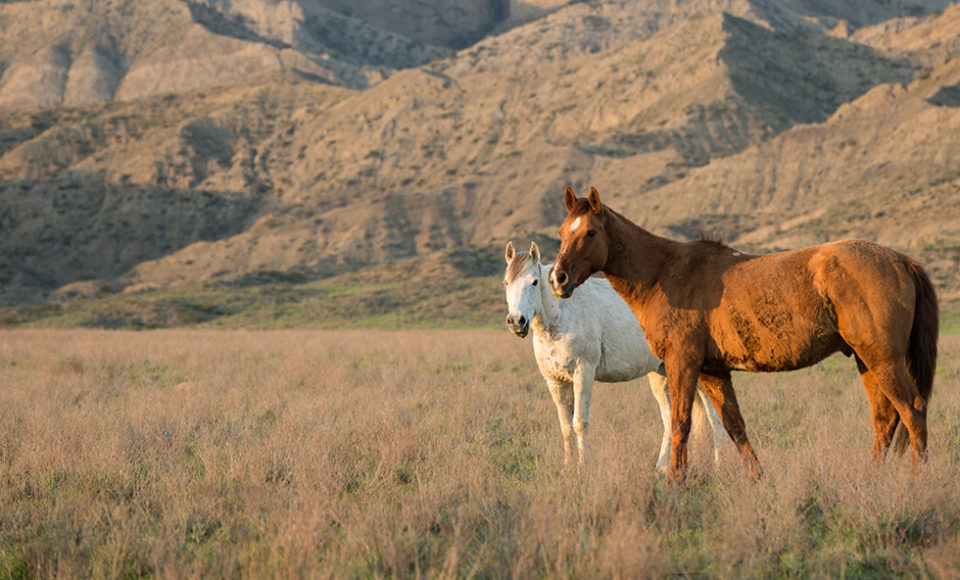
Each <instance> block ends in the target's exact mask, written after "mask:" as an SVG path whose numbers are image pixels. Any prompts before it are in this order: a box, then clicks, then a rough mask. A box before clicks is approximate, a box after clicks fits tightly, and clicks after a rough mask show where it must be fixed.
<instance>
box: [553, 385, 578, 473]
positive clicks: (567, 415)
mask: <svg viewBox="0 0 960 580" xmlns="http://www.w3.org/2000/svg"><path fill="white" fill-rule="evenodd" d="M547 387H548V388H549V389H550V396H551V397H553V402H554V404H555V405H556V406H557V416H558V418H559V419H560V435H561V436H562V437H563V465H564V467H566V468H568V469H569V468H571V467H572V466H573V455H574V453H573V452H574V449H576V442H575V441H574V440H573V383H571V382H569V381H564V380H560V379H547Z"/></svg>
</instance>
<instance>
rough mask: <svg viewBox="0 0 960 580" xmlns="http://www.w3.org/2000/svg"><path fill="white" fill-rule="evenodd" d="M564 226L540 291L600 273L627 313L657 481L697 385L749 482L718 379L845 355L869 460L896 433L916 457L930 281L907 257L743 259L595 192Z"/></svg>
mask: <svg viewBox="0 0 960 580" xmlns="http://www.w3.org/2000/svg"><path fill="white" fill-rule="evenodd" d="M564 201H565V203H566V207H567V217H566V219H564V221H563V223H562V224H561V226H560V240H561V248H560V254H559V255H558V256H557V261H556V263H555V264H554V266H553V268H552V269H551V271H550V285H551V288H552V290H553V292H554V294H556V295H557V296H559V297H564V298H568V297H570V296H571V294H573V293H574V290H575V289H576V288H577V287H578V286H580V285H581V284H583V283H584V282H585V281H586V280H587V279H588V278H589V277H590V275H591V274H593V273H595V272H597V271H601V272H603V273H604V274H605V275H606V277H607V279H608V280H609V281H610V283H611V285H612V286H613V288H614V289H615V290H616V291H617V293H618V294H620V296H621V297H622V298H623V299H624V300H625V301H626V303H627V304H628V305H629V306H630V308H631V310H633V312H634V313H635V314H636V315H637V318H638V319H639V321H640V325H641V326H642V327H643V330H644V332H645V333H646V335H647V339H648V340H649V342H650V346H651V348H652V350H653V353H654V354H655V355H656V356H657V357H659V358H660V359H662V360H663V361H664V363H665V365H666V372H667V380H668V382H669V385H670V398H671V402H672V410H671V412H672V421H671V424H672V426H671V430H672V435H673V444H672V452H671V457H670V471H669V477H670V479H671V481H675V482H676V481H680V480H682V479H683V476H684V472H685V467H686V459H687V450H686V446H687V438H688V435H689V432H690V415H691V405H692V402H693V399H694V392H695V387H696V385H697V382H698V381H699V383H700V385H701V386H702V387H703V389H704V390H705V391H706V393H707V395H708V396H709V397H710V398H711V400H712V401H713V404H714V406H715V407H716V409H717V411H718V412H719V413H720V418H721V419H722V421H723V424H724V427H726V430H727V433H729V435H730V437H731V438H732V439H733V441H734V443H735V445H736V446H737V449H738V450H739V451H740V454H741V456H742V458H743V461H744V464H745V466H746V469H747V472H748V473H751V474H754V475H757V476H758V475H759V464H758V463H757V457H756V454H755V453H754V451H753V448H752V447H751V445H750V441H749V440H748V439H747V431H746V426H745V425H744V421H743V417H742V416H741V414H740V407H739V405H738V404H737V398H736V395H735V394H734V391H733V386H732V383H731V377H730V372H731V371H732V370H747V371H755V372H769V371H784V370H791V369H797V368H801V367H805V366H809V365H812V364H814V363H816V362H818V361H820V360H822V359H823V358H825V357H827V356H828V355H830V354H832V353H834V352H837V351H841V352H843V353H845V354H847V355H853V356H854V358H855V359H856V363H857V369H858V370H859V371H860V377H861V379H862V381H863V386H864V388H865V389H866V393H867V399H868V401H869V404H870V410H871V412H872V416H873V429H874V442H873V455H874V457H875V459H876V460H877V461H878V462H879V461H881V460H882V459H883V457H884V456H885V454H886V452H887V448H888V447H889V446H890V442H891V440H892V438H893V435H894V432H895V431H896V429H897V426H898V424H899V423H901V422H902V423H903V424H904V426H905V427H906V431H907V434H906V435H904V434H903V432H902V431H901V433H900V434H899V435H898V439H897V444H896V446H897V448H898V449H899V450H901V451H902V450H903V449H905V448H906V446H907V445H908V443H909V445H910V446H911V447H912V457H913V463H914V466H916V465H917V464H918V463H919V462H921V461H922V460H923V459H924V457H925V454H926V445H927V403H928V401H929V399H930V393H931V390H932V388H933V375H934V370H935V369H936V360H937V335H938V307H937V297H936V294H935V293H934V289H933V285H932V284H931V282H930V279H929V277H928V276H927V274H926V273H925V272H924V270H923V268H922V267H921V266H920V265H919V264H918V263H917V262H915V261H913V260H912V259H910V258H908V257H907V256H904V255H903V254H900V253H898V252H895V251H893V250H891V249H889V248H885V247H883V246H879V245H877V244H874V243H870V242H865V241H859V240H845V241H839V242H831V243H826V244H820V245H817V246H811V247H808V248H803V249H799V250H793V251H789V252H779V253H774V254H768V255H764V256H751V255H746V254H742V253H740V252H737V251H734V250H733V249H731V248H729V247H727V246H725V245H723V244H721V243H718V242H710V241H705V240H699V241H694V242H676V241H673V240H668V239H665V238H662V237H659V236H655V235H653V234H651V233H650V232H648V231H646V230H644V229H643V228H641V227H639V226H637V225H636V224H634V223H632V222H631V221H630V220H628V219H627V218H625V217H623V216H622V215H620V214H618V213H617V212H615V211H613V210H612V209H610V208H609V207H606V206H604V205H603V204H602V203H601V201H600V195H599V193H598V192H597V190H596V189H595V188H591V189H590V195H589V196H588V197H587V198H586V199H584V198H580V199H578V198H577V197H576V195H575V194H574V192H573V191H572V190H571V189H570V188H569V187H568V188H567V190H566V192H565V194H564Z"/></svg>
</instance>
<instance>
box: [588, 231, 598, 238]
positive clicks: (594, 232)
mask: <svg viewBox="0 0 960 580" xmlns="http://www.w3.org/2000/svg"><path fill="white" fill-rule="evenodd" d="M595 235H597V230H587V237H588V238H592V237H593V236H595Z"/></svg>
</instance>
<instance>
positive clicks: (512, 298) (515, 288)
mask: <svg viewBox="0 0 960 580" xmlns="http://www.w3.org/2000/svg"><path fill="white" fill-rule="evenodd" d="M503 257H504V258H506V260H507V271H506V273H505V274H504V276H503V286H504V288H505V289H506V292H507V309H508V313H507V326H509V327H510V330H512V331H513V333H514V334H516V335H517V336H519V337H520V338H523V337H525V336H526V335H527V332H529V331H530V321H531V320H532V319H533V317H534V316H536V315H537V313H538V312H539V311H540V284H541V282H540V248H539V247H537V243H536V242H530V251H529V252H522V251H521V252H515V251H514V250H513V242H507V249H506V252H505V253H504V256H503Z"/></svg>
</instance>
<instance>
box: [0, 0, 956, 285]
mask: <svg viewBox="0 0 960 580" xmlns="http://www.w3.org/2000/svg"><path fill="white" fill-rule="evenodd" d="M947 4H948V3H946V2H942V1H939V2H935V1H929V2H921V1H916V2H912V3H909V4H903V3H900V4H899V5H898V6H896V7H895V6H892V5H890V4H888V3H886V2H880V1H879V0H878V1H876V2H841V3H831V5H830V6H824V5H823V3H820V2H805V1H800V0H796V1H792V2H767V1H760V0H756V1H746V0H726V1H724V0H715V1H708V0H689V1H681V2H677V1H670V2H668V1H666V0H664V1H659V0H657V1H654V2H639V1H627V2H616V3H614V2H596V3H576V4H570V5H563V4H561V3H552V2H541V3H532V4H529V5H526V6H524V7H522V8H523V9H521V10H513V9H514V8H517V7H518V6H511V7H507V8H509V10H504V7H503V6H501V7H499V8H497V7H495V6H493V5H492V4H489V3H488V4H483V5H482V6H481V5H479V4H478V5H476V6H479V7H476V6H475V8H476V10H478V11H480V12H483V11H486V12H484V14H492V16H490V17H489V18H492V20H490V19H489V18H488V17H486V16H484V17H481V16H477V15H474V16H471V17H470V18H467V19H466V20H464V21H462V22H461V21H458V22H452V21H451V22H448V23H447V25H445V26H446V29H445V30H446V32H443V34H440V33H438V32H436V31H427V30H421V31H420V32H419V33H415V32H411V30H410V29H409V27H407V28H405V26H407V25H406V24H404V23H403V22H401V20H402V19H399V18H398V19H397V21H396V22H395V23H394V24H396V26H392V27H391V26H387V24H386V23H384V22H380V21H377V20H376V19H375V18H373V17H368V18H366V20H365V19H364V18H365V17H364V15H363V14H361V13H355V12H350V13H349V14H348V13H347V12H348V11H347V10H346V9H345V8H344V6H341V5H335V3H332V2H328V3H325V2H319V1H318V2H307V1H297V2H294V1H291V2H279V3H278V2H267V1H257V0H246V1H235V2H220V1H214V0H210V1H206V2H183V1H180V0H160V1H158V2H155V3H149V4H145V3H136V2H126V1H123V0H112V1H109V2H71V3H68V2H59V1H54V0H43V1H38V2H12V3H3V4H0V35H2V38H3V39H4V42H3V43H0V62H2V65H0V256H2V258H0V280H2V281H3V286H2V288H0V300H2V301H3V302H5V303H7V304H12V303H19V302H25V301H26V302H32V301H42V300H44V299H46V298H49V297H57V296H61V297H62V296H64V295H67V294H70V293H69V292H64V291H62V290H61V291H59V292H58V291H57V289H58V288H64V287H66V288H67V289H70V288H76V283H77V282H79V281H86V282H84V286H83V287H84V288H88V289H89V288H94V289H96V288H100V287H109V288H111V289H114V290H120V289H123V288H126V289H127V291H128V292H141V291H144V290H147V289H150V288H176V287H187V286H191V285H197V284H206V285H208V286H209V285H229V284H235V283H236V282H237V281H238V280H248V281H249V280H256V279H258V276H260V274H258V273H262V272H297V273H298V274H297V275H298V276H306V278H307V279H311V280H313V279H322V278H325V277H328V276H333V275H339V274H344V273H348V272H353V271H356V270H358V269H362V268H368V267H371V266H377V265H378V264H391V263H398V262H399V261H404V260H408V259H414V258H417V259H419V258H423V257H427V256H438V257H440V258H437V259H445V258H442V256H451V255H462V252H463V251H466V252H468V253H469V252H478V254H477V255H482V256H487V257H490V256H493V258H490V260H493V261H494V262H495V261H496V256H498V255H499V254H498V250H499V248H500V247H502V244H503V243H504V242H505V241H506V240H507V239H514V240H517V241H518V242H522V243H525V242H526V240H527V239H529V238H535V239H538V240H540V241H541V242H543V243H544V245H545V248H547V249H549V248H551V247H553V246H552V244H553V243H554V242H553V238H554V236H555V229H556V226H557V224H558V223H559V221H560V219H561V218H562V216H563V210H562V201H561V199H562V195H561V194H562V191H563V188H564V187H565V186H566V185H567V184H571V185H573V186H574V187H575V188H577V189H583V188H586V187H588V186H589V185H595V186H597V187H598V188H599V189H600V191H601V193H602V195H603V196H604V199H605V200H607V201H608V202H609V203H610V204H611V205H613V206H614V207H617V208H618V209H620V210H622V211H623V212H624V213H625V214H626V215H628V216H630V217H633V218H635V219H636V220H637V221H639V222H641V223H643V224H645V225H646V226H648V227H650V228H651V229H653V230H654V231H657V232H659V233H663V234H666V235H670V236H673V237H679V238H684V237H692V236H695V235H698V234H697V231H698V230H700V229H706V230H708V231H711V232H714V233H717V234H720V235H722V236H723V237H724V239H725V240H727V241H728V242H729V243H732V244H734V245H738V246H740V247H743V248H745V249H748V250H751V251H769V250H773V249H778V248H789V247H796V246H799V245H805V244H810V243H816V242H820V241H826V240H831V239H839V238H842V237H852V236H856V237H865V238H869V239H874V240H877V241H879V242H881V243H884V244H887V245H890V246H893V247H895V248H898V249H901V250H903V251H906V252H908V253H910V254H911V255H914V256H915V257H917V258H918V259H920V260H921V261H922V262H924V263H925V264H927V265H928V266H929V267H930V269H931V272H932V273H933V275H934V278H935V280H936V282H937V284H938V288H939V289H940V291H941V295H942V297H943V298H944V299H945V300H947V301H948V302H950V301H954V302H956V301H960V272H958V252H957V250H958V249H960V231H958V228H957V226H956V224H957V223H960V222H958V219H957V218H958V217H960V216H958V215H957V212H958V211H960V206H958V203H960V202H958V201H957V200H958V199H960V196H958V195H957V193H958V191H957V190H958V188H960V182H958V179H960V173H958V172H957V170H956V167H957V166H958V163H957V161H958V160H957V158H956V152H957V151H960V149H958V147H957V145H958V144H957V143H955V141H956V140H957V135H960V132H958V131H957V129H958V127H957V124H958V122H960V117H958V115H960V91H958V89H957V87H958V86H960V64H958V63H960V60H958V57H960V45H957V44H956V43H954V42H953V41H952V39H953V38H955V36H956V35H955V34H953V33H954V32H955V31H956V30H957V26H958V24H957V23H958V14H960V12H958V7H957V6H948V7H947V9H946V10H943V9H944V7H945V6H947ZM385 5H386V4H385ZM389 5H390V6H391V7H393V8H391V9H392V10H393V9H395V10H401V9H403V5H402V3H399V2H394V3H390V4H389ZM432 6H434V8H435V9H438V10H444V9H447V8H450V7H451V6H457V4H455V3H450V4H445V3H434V4H432ZM422 8H423V6H420V8H416V9H414V8H410V9H409V10H410V11H411V12H408V13H407V14H413V13H415V12H416V10H418V9H422ZM465 10H466V9H465ZM941 10H942V12H941ZM454 12H457V11H456V10H454ZM458 13H459V12H458ZM465 13H470V12H469V10H467V11H466V12H465ZM471 14H472V13H471ZM493 20H496V21H498V22H500V24H496V23H495V22H493ZM471 23H472V26H470V24H471ZM435 24H436V23H435ZM491 26H493V27H494V28H493V30H494V31H495V32H494V33H493V34H492V35H490V36H487V37H485V38H482V39H481V40H479V41H477V42H475V43H473V44H470V45H469V46H467V47H466V48H463V49H461V50H454V49H452V48H450V47H451V46H455V45H457V43H462V42H465V41H466V40H465V39H473V38H476V37H477V36H478V35H482V34H484V33H485V32H484V31H487V30H490V27H491ZM34 29H41V30H43V31H44V33H43V35H41V36H38V35H36V34H35V33H34V32H31V30H34ZM438 34H439V36H437V35H438ZM444 35H445V36H444ZM441 36H443V37H444V38H446V40H443V42H445V43H447V45H446V47H444V46H441V44H442V43H443V42H441V41H440V40H438V38H440V37H441ZM8 40H9V42H8ZM433 43H436V44H433ZM443 55H446V56H443ZM484 259H486V258H484ZM497 267H498V266H497V265H496V264H495V263H491V264H488V263H486V262H484V264H478V266H477V268H478V270H477V271H478V272H484V273H489V272H490V271H496V268H497ZM431 271H434V270H431ZM435 271H438V272H439V271H441V270H436V269H435ZM421 275H423V276H428V275H429V273H428V272H426V273H425V272H421V273H420V274H416V276H421ZM271 276H272V275H271Z"/></svg>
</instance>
